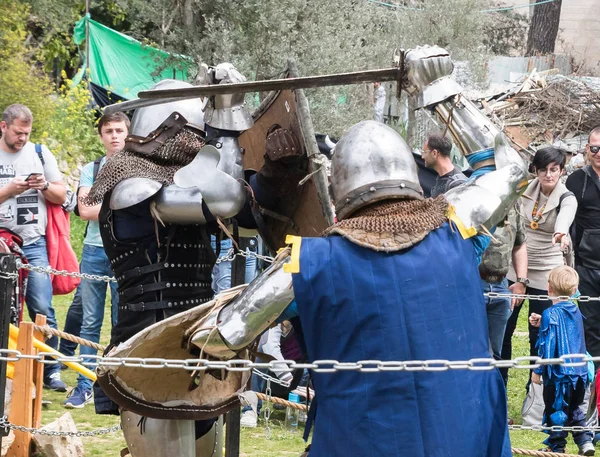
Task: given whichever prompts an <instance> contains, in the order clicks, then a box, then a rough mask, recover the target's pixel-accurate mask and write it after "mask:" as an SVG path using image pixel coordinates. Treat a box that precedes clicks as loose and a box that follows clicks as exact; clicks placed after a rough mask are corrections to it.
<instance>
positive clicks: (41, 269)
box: [0, 248, 600, 302]
mask: <svg viewBox="0 0 600 457" xmlns="http://www.w3.org/2000/svg"><path fill="white" fill-rule="evenodd" d="M238 256H240V257H246V258H255V259H257V260H263V261H265V262H268V263H273V261H274V260H275V258H274V257H269V256H266V255H261V254H257V253H256V252H253V251H237V252H235V249H234V248H229V250H228V251H227V254H225V255H224V256H222V257H220V258H218V259H217V261H216V264H217V265H218V264H219V263H221V262H232V261H233V260H235V258H236V257H238ZM17 268H22V269H24V270H28V271H36V272H38V273H46V274H52V275H58V276H69V277H71V278H82V279H89V280H91V281H104V282H116V279H115V278H114V277H111V276H107V275H103V276H102V275H93V274H88V273H76V272H69V271H66V270H56V269H54V268H51V267H36V266H33V265H29V264H24V263H21V262H20V261H19V260H18V259H17ZM0 277H2V278H8V279H16V278H18V277H19V274H18V273H2V274H0ZM483 295H484V296H485V297H488V298H517V299H523V300H527V299H530V300H553V299H567V300H570V299H572V298H571V297H562V296H560V297H554V296H551V295H533V294H512V293H500V292H485V293H484V294H483ZM574 300H577V301H580V302H590V301H598V302H600V297H590V296H589V295H581V296H579V297H577V298H575V299H574Z"/></svg>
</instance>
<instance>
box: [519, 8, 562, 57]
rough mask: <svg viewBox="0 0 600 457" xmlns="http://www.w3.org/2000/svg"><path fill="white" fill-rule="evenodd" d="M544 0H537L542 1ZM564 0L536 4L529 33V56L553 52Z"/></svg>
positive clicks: (527, 53)
mask: <svg viewBox="0 0 600 457" xmlns="http://www.w3.org/2000/svg"><path fill="white" fill-rule="evenodd" d="M542 1H544V0H537V1H536V4H537V3H541V2H542ZM561 6H562V0H555V1H553V2H550V3H544V4H542V5H537V6H534V9H533V16H532V18H531V25H530V27H529V34H528V36H527V52H526V55H527V56H534V55H538V54H542V55H543V54H552V53H553V52H554V45H555V43H556V36H557V35H558V25H559V23H560V8H561Z"/></svg>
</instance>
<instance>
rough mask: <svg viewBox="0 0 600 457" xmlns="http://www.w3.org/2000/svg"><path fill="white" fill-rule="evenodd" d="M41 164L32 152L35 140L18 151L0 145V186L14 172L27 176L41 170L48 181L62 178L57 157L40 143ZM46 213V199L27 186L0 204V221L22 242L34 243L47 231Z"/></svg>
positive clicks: (14, 175)
mask: <svg viewBox="0 0 600 457" xmlns="http://www.w3.org/2000/svg"><path fill="white" fill-rule="evenodd" d="M42 155H43V157H44V165H43V166H42V162H41V160H40V158H39V156H38V154H37V152H35V144H34V143H31V142H27V144H26V145H25V146H23V148H22V149H21V150H20V151H18V152H7V151H4V150H3V149H0V187H3V186H6V185H7V184H8V183H9V182H10V181H11V180H12V179H13V178H15V177H16V176H22V177H27V176H28V175H29V174H31V173H42V174H43V175H44V176H45V177H46V181H48V182H56V181H61V180H62V174H61V172H60V170H59V169H58V164H57V163H56V158H55V157H54V155H52V153H51V152H50V151H49V150H48V148H47V147H46V146H43V145H42ZM47 224H48V217H47V212H46V199H45V198H44V196H43V194H42V192H41V191H38V190H33V189H30V190H28V191H26V192H23V193H22V194H20V195H17V196H16V197H11V198H9V199H7V200H6V201H4V202H3V203H2V204H0V225H1V226H2V227H5V228H8V229H10V230H12V231H13V232H15V233H16V234H18V235H19V236H20V237H21V238H23V244H24V245H28V244H32V243H35V242H36V241H37V240H38V239H39V238H40V237H41V236H43V235H45V234H46V226H47Z"/></svg>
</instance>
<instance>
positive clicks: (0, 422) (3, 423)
mask: <svg viewBox="0 0 600 457" xmlns="http://www.w3.org/2000/svg"><path fill="white" fill-rule="evenodd" d="M0 428H3V429H7V428H8V429H10V430H18V431H20V432H24V433H32V434H34V435H47V436H79V437H86V436H99V435H107V434H109V433H115V432H118V431H119V430H121V425H115V426H114V427H110V428H99V429H97V430H91V431H84V432H80V431H77V432H59V431H54V430H44V429H41V428H29V427H24V426H22V425H15V424H11V423H10V422H8V418H7V417H6V416H4V417H2V418H0Z"/></svg>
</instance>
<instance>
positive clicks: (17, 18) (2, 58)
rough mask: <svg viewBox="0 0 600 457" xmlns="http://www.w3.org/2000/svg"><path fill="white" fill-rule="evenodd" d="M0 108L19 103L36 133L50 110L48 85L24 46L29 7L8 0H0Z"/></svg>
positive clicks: (48, 115) (49, 87)
mask: <svg viewBox="0 0 600 457" xmlns="http://www.w3.org/2000/svg"><path fill="white" fill-rule="evenodd" d="M0 11H2V14H0V87H1V88H2V90H1V91H0V109H1V110H4V108H5V107H7V106H8V105H11V104H13V103H23V104H25V105H27V106H28V107H29V108H30V109H31V111H32V112H33V115H34V118H35V119H36V121H39V122H36V124H35V125H34V131H33V135H34V137H35V136H36V135H39V132H40V131H41V125H43V124H44V123H46V122H47V121H48V119H49V117H50V115H51V113H52V111H53V109H52V100H51V99H50V94H51V93H52V88H51V85H50V82H49V81H48V79H47V78H46V77H45V75H44V74H43V73H42V72H41V71H40V70H39V68H37V67H36V66H35V61H34V60H33V59H32V58H31V54H30V50H29V49H28V48H27V47H26V46H25V44H24V43H25V39H26V38H27V28H26V27H27V24H26V21H27V17H28V14H29V8H28V7H27V6H26V5H24V4H22V3H19V2H15V1H12V0H0Z"/></svg>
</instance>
